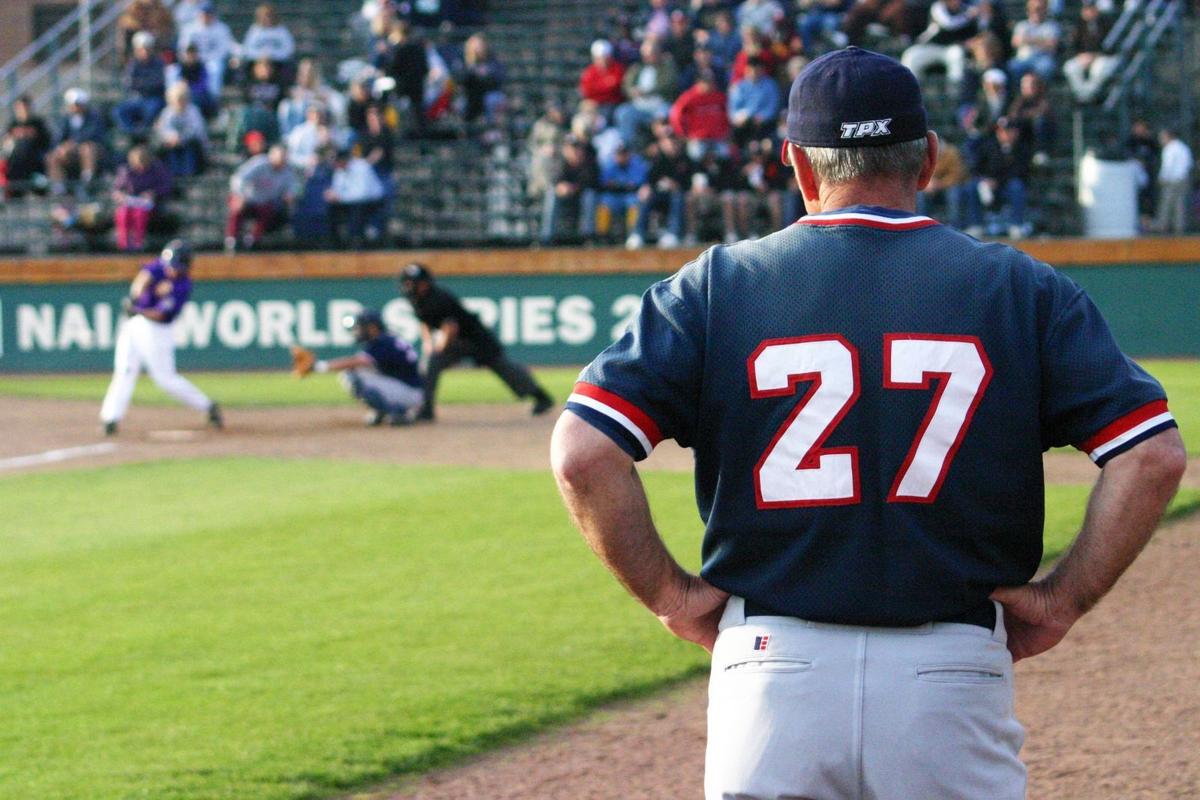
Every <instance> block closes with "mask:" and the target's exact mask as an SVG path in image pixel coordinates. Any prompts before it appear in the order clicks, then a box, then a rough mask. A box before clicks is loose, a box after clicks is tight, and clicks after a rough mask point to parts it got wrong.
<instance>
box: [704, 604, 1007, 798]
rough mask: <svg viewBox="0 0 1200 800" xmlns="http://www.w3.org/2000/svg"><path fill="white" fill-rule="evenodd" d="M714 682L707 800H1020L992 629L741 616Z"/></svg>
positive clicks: (735, 614) (1003, 656) (731, 608)
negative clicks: (879, 625)
mask: <svg viewBox="0 0 1200 800" xmlns="http://www.w3.org/2000/svg"><path fill="white" fill-rule="evenodd" d="M720 630H721V633H720V635H719V637H718V638H717V643H716V647H715V649H714V651H713V662H712V677H711V681H710V684H709V705H708V751H707V755H706V759H705V778H704V792H705V798H706V800H1020V799H1021V798H1024V797H1025V766H1024V765H1023V764H1022V763H1021V761H1020V759H1019V758H1018V757H1017V753H1018V751H1019V750H1020V749H1021V744H1022V742H1023V741H1024V738H1025V731H1024V728H1022V727H1021V725H1020V723H1019V722H1017V720H1016V717H1015V716H1014V714H1013V682H1012V658H1011V656H1010V655H1009V653H1008V650H1007V649H1006V647H1005V641H1006V637H1005V633H1004V623H1003V615H1002V614H1000V615H999V621H998V622H997V624H996V630H994V631H989V630H987V629H986V628H982V627H979V626H977V625H966V624H958V623H930V624H927V625H921V626H918V627H915V628H867V627H857V626H849V625H828V624H822V623H815V622H806V621H804V620H800V619H795V618H792V617H765V616H764V617H759V616H754V617H750V618H746V616H745V614H744V609H743V602H742V599H741V598H739V597H732V598H730V600H729V602H728V604H727V605H726V608H725V614H724V617H723V618H722V620H721V626H720Z"/></svg>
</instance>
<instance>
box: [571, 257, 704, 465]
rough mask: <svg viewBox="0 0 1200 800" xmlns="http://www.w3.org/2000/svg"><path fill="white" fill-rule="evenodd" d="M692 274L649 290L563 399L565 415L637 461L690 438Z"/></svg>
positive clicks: (700, 313) (695, 372)
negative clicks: (636, 310) (672, 442)
mask: <svg viewBox="0 0 1200 800" xmlns="http://www.w3.org/2000/svg"><path fill="white" fill-rule="evenodd" d="M696 263H697V262H693V265H695V264H696ZM693 265H689V267H691V266H693ZM698 272H699V270H698V269H697V270H689V268H687V267H685V268H684V270H682V271H680V273H678V274H677V275H676V276H675V277H673V278H671V279H668V280H666V281H662V282H660V283H657V284H655V285H654V286H652V287H650V289H649V290H648V291H647V292H646V294H645V295H644V296H643V297H642V306H641V310H640V312H639V313H638V316H637V318H636V319H635V320H634V322H633V323H632V324H631V325H630V326H629V329H628V330H626V332H625V333H624V335H623V336H622V337H621V338H620V339H618V340H617V341H616V342H614V343H613V344H612V345H610V346H609V347H608V348H607V349H605V350H604V351H603V352H602V353H600V355H599V356H597V357H596V359H595V360H594V361H592V363H591V364H589V365H588V366H587V367H586V368H584V370H583V372H582V373H581V374H580V376H579V381H578V383H576V384H575V389H574V391H573V392H572V394H571V396H570V397H569V398H568V399H567V409H568V410H569V411H571V412H573V413H575V414H577V415H578V416H579V417H581V418H582V419H583V420H584V421H585V422H587V423H589V424H590V425H592V426H593V427H595V428H596V429H598V430H599V431H601V432H602V433H604V434H605V435H607V436H608V437H609V438H611V439H612V440H613V441H614V442H615V443H616V444H617V446H619V447H620V448H621V449H623V450H624V451H625V452H627V453H629V455H630V456H632V457H633V458H634V460H637V461H640V460H642V459H644V458H646V457H647V456H649V455H650V453H651V451H653V450H654V448H655V447H656V446H657V445H658V443H659V442H661V441H662V440H663V439H674V440H676V441H677V442H679V444H680V445H682V446H684V447H688V446H690V443H691V441H692V439H693V431H694V430H695V423H696V409H697V407H698V406H699V395H700V385H701V377H702V370H703V342H704V326H703V319H704V309H703V301H702V300H701V298H702V297H703V291H702V288H701V287H700V286H698V285H697V284H698V278H697V274H698Z"/></svg>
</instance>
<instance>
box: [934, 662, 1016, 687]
mask: <svg viewBox="0 0 1200 800" xmlns="http://www.w3.org/2000/svg"><path fill="white" fill-rule="evenodd" d="M917 680H922V681H929V682H931V683H1001V682H1003V680H1004V673H1003V672H1002V671H1001V670H998V669H996V668H995V667H985V666H981V665H979V664H921V665H920V666H918V667H917Z"/></svg>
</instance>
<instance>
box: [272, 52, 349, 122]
mask: <svg viewBox="0 0 1200 800" xmlns="http://www.w3.org/2000/svg"><path fill="white" fill-rule="evenodd" d="M313 106H321V107H322V108H324V109H325V110H326V111H328V112H329V118H330V120H331V122H332V124H333V125H336V126H337V127H339V128H340V127H344V126H345V124H346V98H345V97H343V96H342V95H341V94H340V93H339V92H337V91H335V90H334V89H331V88H330V87H329V86H327V85H325V82H324V81H323V80H321V70H320V68H319V67H318V66H317V64H316V62H315V61H313V60H312V59H311V58H305V59H301V61H300V64H299V66H298V67H297V68H296V83H295V84H294V85H293V86H292V88H291V89H290V90H288V96H287V97H286V98H284V99H283V101H282V102H281V103H280V104H279V132H280V133H281V134H282V135H283V136H287V135H288V134H289V133H291V132H292V131H293V130H294V129H295V128H296V127H297V126H299V125H302V124H303V123H304V120H305V119H307V117H308V110H309V109H310V108H312V107H313Z"/></svg>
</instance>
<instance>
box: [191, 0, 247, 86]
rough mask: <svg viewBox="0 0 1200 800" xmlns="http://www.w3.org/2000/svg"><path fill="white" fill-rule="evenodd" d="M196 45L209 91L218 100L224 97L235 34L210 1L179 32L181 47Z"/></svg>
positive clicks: (206, 1) (203, 4)
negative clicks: (222, 90)
mask: <svg viewBox="0 0 1200 800" xmlns="http://www.w3.org/2000/svg"><path fill="white" fill-rule="evenodd" d="M189 45H195V46H196V50H197V51H198V52H199V53H200V60H201V61H202V62H204V70H205V72H207V73H208V91H209V93H210V94H211V95H212V97H213V99H214V100H217V99H219V98H220V97H221V89H222V88H224V86H225V65H226V63H228V61H229V57H230V56H231V55H232V54H233V49H234V41H233V34H232V33H230V32H229V26H228V25H226V24H225V23H224V22H221V20H219V19H217V15H216V12H215V11H213V5H212V3H211V2H209V0H204V2H203V3H201V5H200V16H199V17H198V18H197V19H196V21H195V22H193V23H192V24H191V25H189V26H188V27H187V28H185V29H184V30H183V33H181V34H180V35H179V49H180V51H183V50H186V49H187V48H188V46H189Z"/></svg>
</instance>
